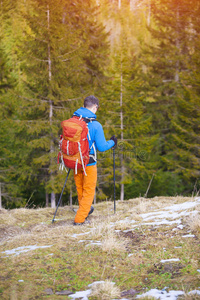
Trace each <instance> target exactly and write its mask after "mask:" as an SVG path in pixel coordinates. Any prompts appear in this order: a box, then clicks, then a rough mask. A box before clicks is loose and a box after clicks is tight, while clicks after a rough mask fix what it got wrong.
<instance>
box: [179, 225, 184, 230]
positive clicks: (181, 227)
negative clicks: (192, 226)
mask: <svg viewBox="0 0 200 300" xmlns="http://www.w3.org/2000/svg"><path fill="white" fill-rule="evenodd" d="M184 227H185V226H183V225H182V224H181V225H178V226H177V228H178V229H181V230H182V229H183V228H184Z"/></svg>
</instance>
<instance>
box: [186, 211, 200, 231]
mask: <svg viewBox="0 0 200 300" xmlns="http://www.w3.org/2000/svg"><path fill="white" fill-rule="evenodd" d="M187 224H188V226H189V227H190V229H191V230H192V231H194V232H197V233H198V232H200V214H199V213H197V214H196V215H192V216H189V217H188V219H187Z"/></svg>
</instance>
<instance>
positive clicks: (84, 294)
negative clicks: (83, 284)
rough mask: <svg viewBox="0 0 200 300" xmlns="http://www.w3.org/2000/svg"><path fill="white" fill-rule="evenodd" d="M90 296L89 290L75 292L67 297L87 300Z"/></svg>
mask: <svg viewBox="0 0 200 300" xmlns="http://www.w3.org/2000/svg"><path fill="white" fill-rule="evenodd" d="M90 294H91V290H86V291H81V292H76V293H75V294H72V295H69V296H68V297H70V298H72V299H80V298H81V300H88V297H87V296H89V295H90Z"/></svg>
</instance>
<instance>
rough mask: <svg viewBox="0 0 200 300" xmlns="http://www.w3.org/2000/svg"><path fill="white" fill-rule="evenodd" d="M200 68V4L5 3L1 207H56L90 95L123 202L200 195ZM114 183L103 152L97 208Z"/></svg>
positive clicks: (71, 194)
mask: <svg viewBox="0 0 200 300" xmlns="http://www.w3.org/2000/svg"><path fill="white" fill-rule="evenodd" d="M199 70H200V0H85V1H82V0H0V103H1V110H0V122H1V126H0V145H1V147H0V208H1V206H2V207H4V208H17V207H26V208H28V207H45V206H49V205H50V206H51V207H55V204H56V201H57V200H58V197H59V195H60V193H61V190H62V187H63V184H64V181H65V178H66V175H67V173H66V172H65V170H63V171H61V170H59V166H58V164H57V156H58V152H59V136H60V134H61V122H62V121H63V120H66V119H68V118H70V117H71V116H72V114H73V112H74V111H75V110H77V109H78V108H79V107H81V106H83V100H84V98H85V97H86V96H88V95H95V96H96V97H98V98H99V100H100V109H99V110H98V112H97V119H98V121H99V122H100V123H101V124H102V125H103V128H104V133H105V137H106V139H107V140H108V139H110V137H111V136H112V135H113V134H115V135H116V136H117V138H118V147H117V149H116V150H115V152H116V198H117V199H120V200H125V199H131V198H135V197H155V196H176V195H183V196H191V195H192V196H193V195H198V193H199V190H200V182H199V177H200V134H199V132H200V72H199ZM113 186H114V184H113V153H112V150H109V151H108V152H105V153H98V185H97V189H96V197H95V202H101V201H106V200H113ZM76 202H77V195H76V189H75V184H74V179H73V176H72V174H71V175H70V177H69V181H68V183H67V186H66V188H65V193H64V196H63V201H62V204H63V205H68V204H72V203H76Z"/></svg>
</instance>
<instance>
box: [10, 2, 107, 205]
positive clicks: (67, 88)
mask: <svg viewBox="0 0 200 300" xmlns="http://www.w3.org/2000/svg"><path fill="white" fill-rule="evenodd" d="M20 5H21V6H20V10H19V11H18V13H19V16H21V18H22V17H23V20H24V23H25V27H24V30H23V34H22V35H21V41H23V47H21V49H20V52H19V53H18V57H17V59H18V61H20V76H19V81H18V82H19V83H18V85H17V88H16V90H15V97H16V99H17V100H18V102H19V105H18V110H17V113H16V117H17V118H18V119H19V120H20V122H19V123H20V126H19V127H18V128H16V138H17V141H18V142H19V143H21V146H23V145H25V147H24V148H23V151H21V154H22V155H20V161H19V163H18V166H20V169H19V170H17V171H16V173H15V175H16V174H17V176H18V180H19V181H20V180H21V182H23V183H24V188H26V190H30V192H31V194H32V192H33V190H34V189H35V188H36V190H38V188H41V187H42V185H44V187H45V190H46V199H47V198H48V197H47V195H48V194H51V202H52V206H54V205H55V194H56V193H59V192H60V190H61V187H62V183H63V182H64V176H65V175H64V174H57V170H58V166H57V153H58V139H59V133H61V131H60V128H61V127H60V122H61V121H62V120H63V119H67V118H69V117H71V115H72V113H73V112H74V110H76V109H77V108H78V106H79V105H82V98H83V97H84V96H85V95H87V94H88V93H93V92H94V91H95V89H96V88H97V87H98V86H99V84H100V81H101V78H103V68H104V66H105V65H106V55H107V48H108V44H107V42H106V37H107V35H106V34H105V32H104V28H103V26H102V25H101V24H100V23H99V22H98V20H97V11H96V8H95V6H94V3H93V2H92V1H91V2H90V4H89V5H88V4H87V3H84V2H81V1H68V2H67V3H66V1H58V3H57V2H55V1H50V0H49V1H43V2H42V3H41V2H40V1H37V0H33V1H26V2H25V3H24V2H23V5H22V3H21V2H20ZM20 46H21V44H20ZM19 135H20V139H19ZM24 151H25V152H24Z"/></svg>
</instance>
